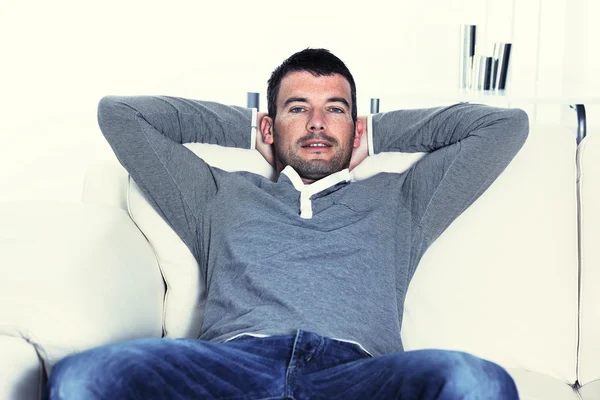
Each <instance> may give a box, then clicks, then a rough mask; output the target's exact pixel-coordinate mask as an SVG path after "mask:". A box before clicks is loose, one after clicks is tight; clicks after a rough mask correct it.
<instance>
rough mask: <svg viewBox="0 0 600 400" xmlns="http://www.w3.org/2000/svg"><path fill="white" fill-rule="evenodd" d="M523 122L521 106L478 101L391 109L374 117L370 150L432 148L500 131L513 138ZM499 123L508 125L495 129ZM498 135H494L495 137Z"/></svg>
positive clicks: (374, 151)
mask: <svg viewBox="0 0 600 400" xmlns="http://www.w3.org/2000/svg"><path fill="white" fill-rule="evenodd" d="M524 124H525V125H526V124H527V116H526V115H524V112H523V111H521V110H518V109H509V108H495V107H489V106H484V105H479V104H467V103H460V104H456V105H453V106H450V107H438V108H430V109H420V110H399V111H392V112H387V113H382V114H376V115H374V116H373V117H372V127H371V129H372V132H371V133H370V134H369V135H368V137H369V139H370V140H371V142H370V143H369V150H370V153H371V154H373V153H380V152H384V151H398V152H406V153H413V152H432V151H435V150H438V149H440V148H442V147H446V146H449V145H452V144H454V143H457V142H459V141H461V140H463V139H466V138H468V137H469V136H478V137H481V138H483V139H484V140H485V139H486V138H490V139H492V138H491V136H496V135H498V134H500V135H506V136H507V139H510V138H508V136H510V135H515V134H519V133H520V132H523V131H526V130H527V129H526V127H524V126H523V125H524ZM499 125H500V126H503V127H505V129H500V130H498V129H496V127H497V126H499ZM523 128H525V129H523ZM498 139H499V138H498V137H494V138H493V139H492V141H496V140H498Z"/></svg>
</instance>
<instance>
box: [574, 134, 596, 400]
mask: <svg viewBox="0 0 600 400" xmlns="http://www.w3.org/2000/svg"><path fill="white" fill-rule="evenodd" d="M577 163H578V166H579V197H580V221H581V224H580V230H581V233H580V238H581V272H580V273H581V310H580V315H581V317H580V344H579V383H580V384H581V385H583V386H584V387H585V386H586V385H587V384H588V383H589V382H591V381H598V380H600V290H599V288H600V246H599V245H598V243H600V140H599V139H598V136H596V135H593V134H591V135H588V136H587V137H586V138H585V139H584V140H583V141H582V142H581V143H580V144H579V148H578V149H577ZM598 387H599V386H598V385H597V384H596V388H598ZM589 390H591V389H588V391H589ZM598 392H599V393H600V391H598Z"/></svg>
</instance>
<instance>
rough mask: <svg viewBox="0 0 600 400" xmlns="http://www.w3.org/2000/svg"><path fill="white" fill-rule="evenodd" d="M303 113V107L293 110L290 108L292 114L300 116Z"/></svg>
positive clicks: (293, 108)
mask: <svg viewBox="0 0 600 400" xmlns="http://www.w3.org/2000/svg"><path fill="white" fill-rule="evenodd" d="M303 111H304V108H302V107H292V108H290V112H291V113H296V114H298V113H301V112H303Z"/></svg>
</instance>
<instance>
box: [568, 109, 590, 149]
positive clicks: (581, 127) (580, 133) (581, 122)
mask: <svg viewBox="0 0 600 400" xmlns="http://www.w3.org/2000/svg"><path fill="white" fill-rule="evenodd" d="M571 108H572V109H574V110H575V111H576V112H577V144H579V143H581V141H582V140H583V138H585V135H586V134H587V123H586V118H585V106H584V105H583V104H575V105H571Z"/></svg>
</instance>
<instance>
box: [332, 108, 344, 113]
mask: <svg viewBox="0 0 600 400" xmlns="http://www.w3.org/2000/svg"><path fill="white" fill-rule="evenodd" d="M329 111H331V112H334V113H339V114H343V113H344V109H343V108H340V107H330V108H329Z"/></svg>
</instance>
